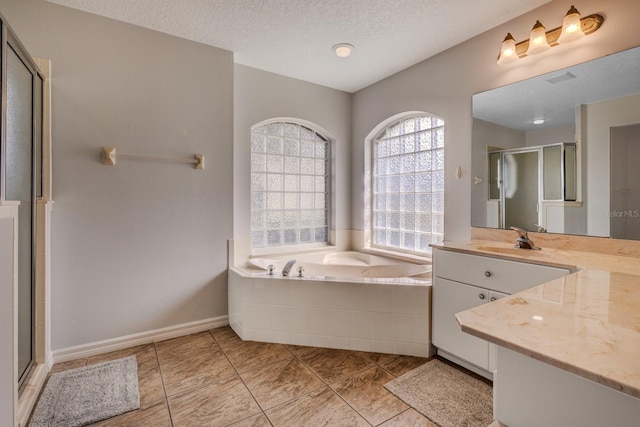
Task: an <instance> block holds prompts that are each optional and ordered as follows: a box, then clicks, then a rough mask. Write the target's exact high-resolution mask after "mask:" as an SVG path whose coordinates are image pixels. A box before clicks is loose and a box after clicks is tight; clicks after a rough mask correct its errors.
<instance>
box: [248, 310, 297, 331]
mask: <svg viewBox="0 0 640 427" xmlns="http://www.w3.org/2000/svg"><path fill="white" fill-rule="evenodd" d="M292 310H293V307H291V306H284V305H268V304H245V315H244V319H243V320H244V329H257V330H266V331H289V330H291V311H292Z"/></svg>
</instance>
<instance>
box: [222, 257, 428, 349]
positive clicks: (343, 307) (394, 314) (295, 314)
mask: <svg viewBox="0 0 640 427" xmlns="http://www.w3.org/2000/svg"><path fill="white" fill-rule="evenodd" d="M290 259H296V264H295V265H294V266H293V268H292V269H291V276H290V277H282V274H281V271H282V267H283V266H284V264H285V263H286V262H287V261H288V260H290ZM270 264H273V265H274V266H275V267H276V268H275V274H274V276H268V275H267V271H266V269H267V267H268V265H270ZM300 265H302V266H303V267H304V274H305V277H302V278H300V277H297V274H298V272H297V268H298V266H300ZM430 320H431V265H430V264H426V265H417V264H413V263H409V262H402V261H397V260H393V259H389V258H384V257H380V256H374V255H368V254H363V253H358V252H333V253H326V252H324V253H311V254H304V255H296V256H291V255H289V256H278V257H265V258H253V259H251V260H250V261H249V262H248V263H247V265H246V266H245V267H232V268H229V324H230V325H231V327H232V328H233V329H234V330H235V332H236V333H237V334H238V335H239V336H240V338H242V339H244V340H251V341H264V342H277V343H284V344H295V345H306V346H317V347H329V348H342V349H351V350H359V351H374V352H380V353H392V354H405V355H411V356H422V357H428V356H431V355H433V350H432V346H431V341H430V330H431V328H430Z"/></svg>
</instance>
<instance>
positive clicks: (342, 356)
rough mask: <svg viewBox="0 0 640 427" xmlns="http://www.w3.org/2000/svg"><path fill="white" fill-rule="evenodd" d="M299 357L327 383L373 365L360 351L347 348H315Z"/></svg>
mask: <svg viewBox="0 0 640 427" xmlns="http://www.w3.org/2000/svg"><path fill="white" fill-rule="evenodd" d="M299 357H300V360H302V361H303V362H304V364H305V365H307V366H309V367H310V368H311V369H312V370H313V372H315V373H316V374H317V375H318V376H319V377H320V378H321V379H322V380H323V381H324V382H326V383H327V384H329V383H333V382H335V381H338V380H340V379H342V378H345V377H348V376H350V375H353V374H355V373H357V372H360V371H363V370H365V369H367V368H369V367H371V366H373V362H372V361H371V360H369V359H367V358H366V357H364V356H363V355H362V354H361V353H359V352H355V351H349V350H336V349H327V348H316V349H313V350H311V351H309V352H305V353H303V354H302V355H300V356H299Z"/></svg>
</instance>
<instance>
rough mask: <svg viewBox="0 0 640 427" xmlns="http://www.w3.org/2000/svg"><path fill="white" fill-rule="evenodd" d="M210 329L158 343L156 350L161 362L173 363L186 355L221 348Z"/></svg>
mask: <svg viewBox="0 0 640 427" xmlns="http://www.w3.org/2000/svg"><path fill="white" fill-rule="evenodd" d="M219 349H220V348H219V347H218V344H216V342H215V340H214V339H213V336H212V335H211V333H210V332H209V331H204V332H199V333H197V334H191V335H186V336H183V337H178V338H173V339H170V340H166V341H160V342H157V343H156V352H157V353H158V361H159V362H160V363H171V362H175V361H178V360H181V359H182V358H183V357H184V356H193V355H195V354H200V353H206V352H210V351H216V350H219Z"/></svg>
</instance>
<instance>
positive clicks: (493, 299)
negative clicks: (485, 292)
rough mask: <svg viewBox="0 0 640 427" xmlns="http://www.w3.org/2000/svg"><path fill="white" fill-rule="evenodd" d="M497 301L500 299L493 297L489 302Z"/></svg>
mask: <svg viewBox="0 0 640 427" xmlns="http://www.w3.org/2000/svg"><path fill="white" fill-rule="evenodd" d="M497 299H498V298H496V297H491V298H489V301H495V300H497Z"/></svg>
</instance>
